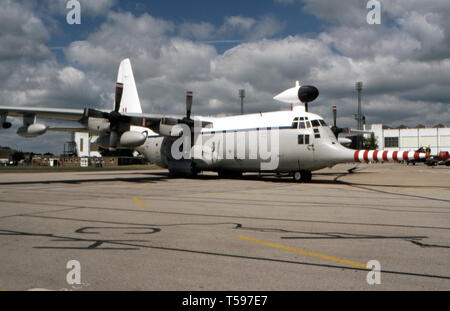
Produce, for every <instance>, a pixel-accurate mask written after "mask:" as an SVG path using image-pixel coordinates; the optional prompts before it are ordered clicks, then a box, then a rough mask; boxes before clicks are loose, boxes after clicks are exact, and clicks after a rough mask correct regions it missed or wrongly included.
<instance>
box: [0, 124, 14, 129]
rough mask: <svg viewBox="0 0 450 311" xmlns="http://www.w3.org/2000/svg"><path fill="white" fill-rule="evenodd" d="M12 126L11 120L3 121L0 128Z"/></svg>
mask: <svg viewBox="0 0 450 311" xmlns="http://www.w3.org/2000/svg"><path fill="white" fill-rule="evenodd" d="M11 126H12V124H11V122H2V126H1V127H0V130H6V129H9V128H10V127H11Z"/></svg>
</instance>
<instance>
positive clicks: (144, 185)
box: [139, 184, 150, 189]
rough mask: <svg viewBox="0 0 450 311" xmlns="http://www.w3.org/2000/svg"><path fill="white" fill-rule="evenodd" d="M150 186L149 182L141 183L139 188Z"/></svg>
mask: <svg viewBox="0 0 450 311" xmlns="http://www.w3.org/2000/svg"><path fill="white" fill-rule="evenodd" d="M148 186H150V184H143V185H142V186H140V187H139V188H141V189H144V188H146V187H148Z"/></svg>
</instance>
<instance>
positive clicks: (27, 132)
mask: <svg viewBox="0 0 450 311" xmlns="http://www.w3.org/2000/svg"><path fill="white" fill-rule="evenodd" d="M47 129H48V126H47V125H45V124H41V123H33V124H30V125H24V126H21V127H19V129H18V130H17V135H19V136H22V137H26V138H30V137H37V136H40V135H43V134H45V132H47Z"/></svg>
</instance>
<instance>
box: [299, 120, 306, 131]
mask: <svg viewBox="0 0 450 311" xmlns="http://www.w3.org/2000/svg"><path fill="white" fill-rule="evenodd" d="M298 125H300V128H301V129H304V128H305V122H303V121H302V122H299V123H298Z"/></svg>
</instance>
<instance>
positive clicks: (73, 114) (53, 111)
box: [0, 106, 84, 122]
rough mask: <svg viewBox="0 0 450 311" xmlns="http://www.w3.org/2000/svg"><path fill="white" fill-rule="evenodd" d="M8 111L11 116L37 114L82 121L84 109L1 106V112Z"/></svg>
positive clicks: (57, 118) (40, 116)
mask: <svg viewBox="0 0 450 311" xmlns="http://www.w3.org/2000/svg"><path fill="white" fill-rule="evenodd" d="M3 113H6V114H7V115H8V116H11V117H23V116H30V115H31V116H32V115H34V116H36V117H38V118H43V119H55V120H64V121H78V122H80V121H82V119H84V110H83V109H58V108H30V107H7V106H0V114H3Z"/></svg>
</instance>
